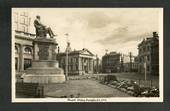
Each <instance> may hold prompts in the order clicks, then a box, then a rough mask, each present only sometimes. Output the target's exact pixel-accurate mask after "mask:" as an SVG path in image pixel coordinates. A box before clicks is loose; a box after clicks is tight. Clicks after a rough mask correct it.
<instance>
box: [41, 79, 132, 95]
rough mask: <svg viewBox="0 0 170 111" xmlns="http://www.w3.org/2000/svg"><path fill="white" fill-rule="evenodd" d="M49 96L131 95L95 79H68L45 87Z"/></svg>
mask: <svg viewBox="0 0 170 111" xmlns="http://www.w3.org/2000/svg"><path fill="white" fill-rule="evenodd" d="M44 88H45V93H44V94H45V95H46V96H47V97H71V95H74V97H77V96H79V97H80V98H87V97H96V98H99V97H130V96H129V95H128V94H126V93H124V92H121V91H119V90H117V89H114V88H111V87H109V86H107V85H103V84H101V83H99V82H98V81H95V80H90V79H86V80H68V81H66V82H65V83H62V84H50V85H48V86H47V85H46V86H45V87H44Z"/></svg>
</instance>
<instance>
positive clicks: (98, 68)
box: [93, 56, 102, 74]
mask: <svg viewBox="0 0 170 111" xmlns="http://www.w3.org/2000/svg"><path fill="white" fill-rule="evenodd" d="M101 72H102V61H101V59H99V57H97V56H96V57H95V58H94V60H93V73H94V74H98V73H101Z"/></svg>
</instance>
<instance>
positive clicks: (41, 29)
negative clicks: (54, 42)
mask: <svg viewBox="0 0 170 111" xmlns="http://www.w3.org/2000/svg"><path fill="white" fill-rule="evenodd" d="M34 26H35V29H36V36H38V37H46V35H47V33H48V34H49V36H50V38H53V37H54V36H55V35H54V33H53V31H52V30H51V28H50V27H46V26H45V25H43V24H42V23H41V21H40V16H36V19H35V20H34Z"/></svg>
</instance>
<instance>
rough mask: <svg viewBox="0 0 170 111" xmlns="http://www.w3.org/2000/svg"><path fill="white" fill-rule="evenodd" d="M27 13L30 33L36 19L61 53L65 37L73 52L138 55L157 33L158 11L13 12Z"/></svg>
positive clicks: (32, 31) (125, 9)
mask: <svg viewBox="0 0 170 111" xmlns="http://www.w3.org/2000/svg"><path fill="white" fill-rule="evenodd" d="M20 11H21V12H23V11H24V12H28V13H29V16H30V17H31V30H30V32H31V33H35V28H34V26H33V21H34V19H35V17H36V15H40V16H41V22H42V23H43V24H45V25H46V26H50V27H51V29H52V30H53V32H54V33H55V34H57V36H56V40H57V42H58V44H59V46H60V50H61V51H62V52H63V51H65V48H66V40H67V39H66V38H67V37H66V36H65V34H66V33H68V34H69V36H68V40H69V41H70V43H71V48H72V50H74V49H76V50H80V49H82V48H87V49H89V51H91V52H92V53H93V54H94V55H96V54H97V55H98V56H99V57H100V58H101V57H102V56H103V55H104V54H105V52H106V50H108V52H111V51H116V52H120V53H123V54H128V53H129V52H132V54H133V55H137V54H138V49H137V46H138V44H139V43H140V42H141V41H142V40H143V39H144V38H146V37H151V36H152V32H153V31H156V32H158V34H159V31H160V17H161V16H162V10H161V9H160V8H15V9H13V12H20Z"/></svg>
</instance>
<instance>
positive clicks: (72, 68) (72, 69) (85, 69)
mask: <svg viewBox="0 0 170 111" xmlns="http://www.w3.org/2000/svg"><path fill="white" fill-rule="evenodd" d="M93 58H94V55H93V54H92V53H91V52H90V51H89V50H88V49H86V48H83V49H82V50H74V51H69V53H68V75H83V74H91V73H93ZM57 60H58V61H59V67H60V68H62V69H64V72H66V60H67V59H66V52H64V53H58V54H57Z"/></svg>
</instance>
